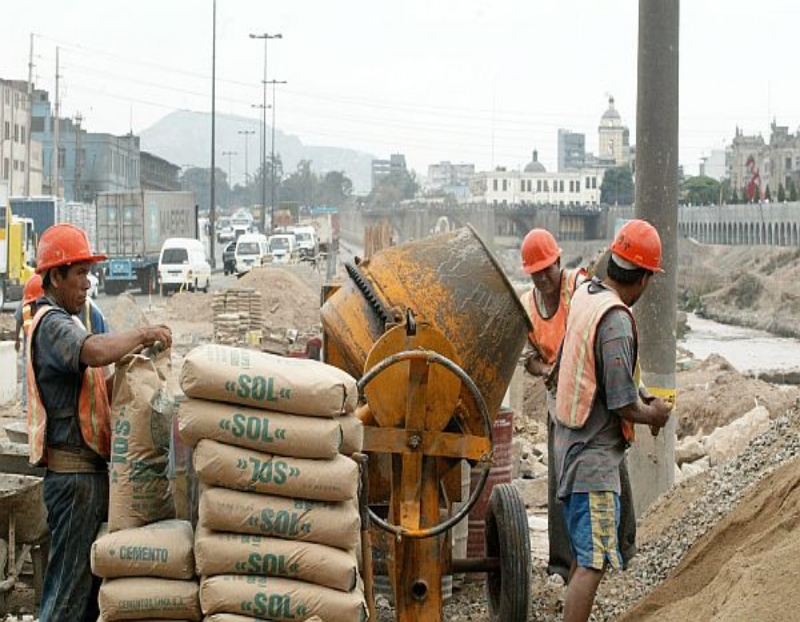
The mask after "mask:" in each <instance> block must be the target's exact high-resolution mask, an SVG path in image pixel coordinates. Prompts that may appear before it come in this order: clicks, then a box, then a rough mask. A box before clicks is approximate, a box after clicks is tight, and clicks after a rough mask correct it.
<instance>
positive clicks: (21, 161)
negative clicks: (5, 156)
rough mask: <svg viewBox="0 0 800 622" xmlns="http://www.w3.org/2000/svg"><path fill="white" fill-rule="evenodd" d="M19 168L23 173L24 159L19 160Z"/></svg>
mask: <svg viewBox="0 0 800 622" xmlns="http://www.w3.org/2000/svg"><path fill="white" fill-rule="evenodd" d="M19 170H21V171H22V172H23V173H24V172H25V160H20V161H19Z"/></svg>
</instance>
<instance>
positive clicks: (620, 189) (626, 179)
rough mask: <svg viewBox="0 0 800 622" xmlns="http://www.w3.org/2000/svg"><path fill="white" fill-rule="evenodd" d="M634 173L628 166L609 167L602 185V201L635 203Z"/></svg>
mask: <svg viewBox="0 0 800 622" xmlns="http://www.w3.org/2000/svg"><path fill="white" fill-rule="evenodd" d="M633 198H634V188H633V173H632V172H631V169H630V168H629V167H627V166H618V167H616V168H610V169H608V170H607V171H606V172H605V174H604V175H603V183H602V184H601V185H600V202H601V203H605V204H606V205H633Z"/></svg>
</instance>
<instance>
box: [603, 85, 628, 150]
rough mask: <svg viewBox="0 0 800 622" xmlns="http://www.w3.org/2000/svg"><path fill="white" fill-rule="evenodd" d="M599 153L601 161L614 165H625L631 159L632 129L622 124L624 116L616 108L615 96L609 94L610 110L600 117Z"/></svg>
mask: <svg viewBox="0 0 800 622" xmlns="http://www.w3.org/2000/svg"><path fill="white" fill-rule="evenodd" d="M597 133H598V141H597V144H598V154H597V157H598V158H599V159H600V161H601V162H607V163H608V164H611V165H612V166H623V165H625V164H627V163H628V161H629V160H630V144H629V141H630V131H629V130H628V128H627V127H625V126H624V125H622V118H621V117H620V116H619V112H617V109H616V108H614V97H613V96H612V95H609V96H608V110H606V111H605V112H604V113H603V116H602V117H600V126H599V127H598V128H597Z"/></svg>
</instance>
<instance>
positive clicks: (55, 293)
mask: <svg viewBox="0 0 800 622" xmlns="http://www.w3.org/2000/svg"><path fill="white" fill-rule="evenodd" d="M103 259H105V256H103V255H97V254H95V253H93V252H92V250H91V247H90V245H89V240H88V238H87V236H86V233H85V232H84V231H83V230H82V229H79V228H78V227H75V226H73V225H69V224H59V225H55V226H53V227H50V228H49V229H48V230H47V231H45V232H44V233H43V234H42V237H41V239H40V240H39V248H38V253H37V263H36V272H37V274H40V275H41V277H42V286H43V289H44V296H43V297H41V298H39V300H38V301H37V305H38V307H39V308H38V310H37V312H36V315H35V316H34V318H33V321H32V323H31V327H30V333H29V339H28V352H27V354H28V361H27V369H26V373H27V374H28V437H29V443H30V461H31V463H32V464H35V465H40V466H46V467H47V472H46V474H45V478H44V485H43V496H44V503H45V506H46V507H47V524H48V527H49V528H50V558H49V560H48V564H47V569H46V571H45V576H44V585H43V589H42V604H41V610H40V619H41V620H43V621H46V622H61V621H63V622H75V621H86V622H89V621H92V622H94V621H95V620H96V619H97V617H98V613H99V611H98V607H97V592H98V589H99V580H98V579H96V578H95V577H93V576H92V574H91V569H90V565H89V556H90V550H91V545H92V542H93V541H94V538H95V535H96V533H97V529H98V527H99V526H100V523H101V522H103V521H104V520H106V518H107V514H108V469H107V464H106V461H107V460H108V457H109V442H110V437H111V429H110V424H109V411H110V408H109V391H108V387H107V386H106V381H105V379H104V376H103V372H102V368H103V366H105V365H110V364H112V363H114V362H116V361H118V360H119V359H121V358H122V357H123V356H125V355H126V354H128V353H129V352H131V351H133V350H135V349H136V348H138V347H140V346H150V345H152V344H154V343H155V342H157V341H159V342H162V343H163V344H164V345H165V346H166V347H170V346H171V344H172V336H171V333H170V330H169V328H167V327H166V326H146V327H143V328H140V329H136V330H131V331H125V332H121V333H114V334H112V333H109V334H91V333H89V332H87V330H86V328H85V327H84V326H83V325H82V324H81V323H80V322H79V321H78V320H77V319H76V318H75V317H74V316H75V315H76V314H78V313H79V312H81V311H82V310H83V309H84V308H85V304H86V297H87V292H88V290H89V287H90V283H89V278H88V275H89V270H90V268H91V266H92V264H93V263H95V262H97V261H102V260H103Z"/></svg>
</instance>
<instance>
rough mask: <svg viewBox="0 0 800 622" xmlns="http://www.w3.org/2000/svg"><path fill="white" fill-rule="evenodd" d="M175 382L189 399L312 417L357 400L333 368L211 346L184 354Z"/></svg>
mask: <svg viewBox="0 0 800 622" xmlns="http://www.w3.org/2000/svg"><path fill="white" fill-rule="evenodd" d="M180 383H181V389H183V392H184V393H185V394H186V395H187V396H189V397H198V398H201V399H206V400H214V401H217V402H230V403H232V404H241V405H243V406H254V407H256V408H264V409H267V410H277V411H279V412H284V413H293V414H297V415H308V416H311V417H338V416H339V415H341V414H342V413H345V412H353V409H354V408H355V406H356V401H357V399H358V395H357V388H356V381H355V379H354V378H353V377H352V376H350V375H349V374H347V373H346V372H344V371H342V370H340V369H338V368H336V367H333V366H332V365H327V364H326V363H320V362H319V361H314V360H312V359H300V358H290V357H285V356H276V355H274V354H268V353H266V352H257V351H254V350H245V349H242V348H234V347H231V346H222V345H215V344H206V345H202V346H198V347H196V348H194V349H193V350H192V351H191V352H189V354H188V355H187V356H186V359H185V360H184V362H183V367H182V368H181V377H180Z"/></svg>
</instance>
